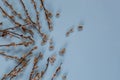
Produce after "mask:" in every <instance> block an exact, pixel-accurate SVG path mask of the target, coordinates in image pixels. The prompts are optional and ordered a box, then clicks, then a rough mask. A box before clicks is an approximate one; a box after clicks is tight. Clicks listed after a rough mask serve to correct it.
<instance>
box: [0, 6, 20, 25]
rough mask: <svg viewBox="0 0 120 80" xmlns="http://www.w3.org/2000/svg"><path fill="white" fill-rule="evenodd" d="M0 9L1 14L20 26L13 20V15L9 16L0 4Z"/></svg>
mask: <svg viewBox="0 0 120 80" xmlns="http://www.w3.org/2000/svg"><path fill="white" fill-rule="evenodd" d="M0 9H1V11H2V13H3V15H5V16H7V17H8V18H9V19H10V20H11V21H12V22H13V23H14V24H15V25H16V26H21V24H20V23H18V22H16V21H15V19H14V16H10V15H9V14H8V13H7V12H6V11H5V10H4V9H3V8H2V7H1V6H0Z"/></svg>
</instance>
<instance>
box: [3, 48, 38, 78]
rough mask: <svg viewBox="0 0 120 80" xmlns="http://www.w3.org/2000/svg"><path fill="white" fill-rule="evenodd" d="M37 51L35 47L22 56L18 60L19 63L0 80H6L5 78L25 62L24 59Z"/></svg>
mask: <svg viewBox="0 0 120 80" xmlns="http://www.w3.org/2000/svg"><path fill="white" fill-rule="evenodd" d="M35 49H37V47H36V46H35V47H33V48H32V49H31V50H30V51H29V52H28V53H27V54H24V55H23V56H22V57H21V58H20V59H19V63H18V64H17V65H16V66H15V67H14V68H13V70H11V71H10V72H9V73H8V74H5V75H4V76H3V78H2V79H1V80H4V79H6V78H7V77H9V76H11V73H12V72H14V71H16V69H17V67H19V66H20V65H21V64H24V61H26V57H27V56H29V55H31V54H32V51H33V50H35Z"/></svg>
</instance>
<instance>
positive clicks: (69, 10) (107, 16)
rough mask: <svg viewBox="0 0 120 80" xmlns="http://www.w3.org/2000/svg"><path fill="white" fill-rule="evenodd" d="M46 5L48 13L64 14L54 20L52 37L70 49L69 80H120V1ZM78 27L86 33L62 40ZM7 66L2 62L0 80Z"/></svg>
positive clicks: (59, 0) (68, 0) (58, 0)
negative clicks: (72, 28)
mask: <svg viewBox="0 0 120 80" xmlns="http://www.w3.org/2000/svg"><path fill="white" fill-rule="evenodd" d="M25 1H28V0H25ZM47 1H48V2H49V3H46V4H48V5H49V6H50V7H48V8H49V10H51V11H53V13H54V14H55V12H57V11H60V13H61V16H60V18H59V19H54V20H53V21H54V29H55V30H54V32H53V33H52V34H53V36H54V38H55V41H56V46H57V47H58V48H59V47H61V46H63V45H62V44H64V43H67V45H68V46H67V53H66V55H65V57H64V64H63V72H67V73H68V80H120V11H119V8H120V1H119V0H47ZM0 3H1V2H0ZM0 20H3V19H2V18H1V19H0ZM7 24H9V23H7ZM7 24H6V25H7ZM79 24H83V25H84V29H83V31H81V32H77V30H76V31H75V32H74V33H73V34H72V35H71V36H70V37H69V38H65V37H64V36H63V35H64V34H65V32H66V31H67V29H68V28H69V27H71V26H75V27H77V26H78V25H79ZM5 63H6V61H4V59H3V58H0V76H1V74H2V72H4V71H3V70H4V69H6V67H4V66H6V65H10V64H11V63H10V62H8V63H7V64H5ZM3 64H4V65H3ZM48 75H49V74H48ZM45 80H48V79H47V78H46V79H45ZM58 80H61V79H59V78H58Z"/></svg>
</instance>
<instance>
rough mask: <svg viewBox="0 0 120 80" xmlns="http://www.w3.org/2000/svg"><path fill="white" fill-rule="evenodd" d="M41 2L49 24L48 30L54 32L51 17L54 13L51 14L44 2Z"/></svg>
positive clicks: (42, 0)
mask: <svg viewBox="0 0 120 80" xmlns="http://www.w3.org/2000/svg"><path fill="white" fill-rule="evenodd" d="M40 1H41V6H42V8H43V10H44V13H45V17H46V20H47V23H48V29H49V30H50V31H52V30H53V26H52V21H51V16H52V13H50V12H49V11H48V10H47V9H46V8H45V5H44V0H40Z"/></svg>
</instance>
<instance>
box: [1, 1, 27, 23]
mask: <svg viewBox="0 0 120 80" xmlns="http://www.w3.org/2000/svg"><path fill="white" fill-rule="evenodd" d="M3 2H4V3H5V4H6V5H7V6H8V7H9V9H10V10H11V12H12V13H13V14H14V15H17V16H18V17H19V18H20V19H21V20H23V21H24V22H25V20H24V18H23V17H22V16H21V14H20V13H18V12H17V11H16V10H15V9H14V8H13V6H12V5H11V4H10V3H9V2H8V1H7V0H3Z"/></svg>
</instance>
